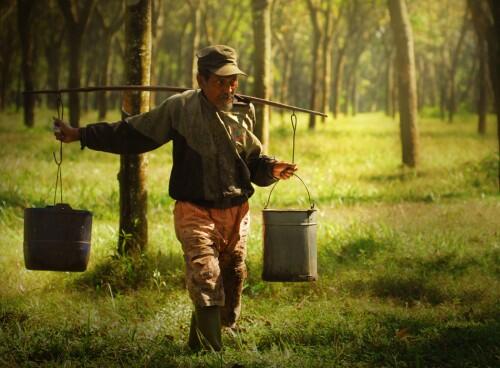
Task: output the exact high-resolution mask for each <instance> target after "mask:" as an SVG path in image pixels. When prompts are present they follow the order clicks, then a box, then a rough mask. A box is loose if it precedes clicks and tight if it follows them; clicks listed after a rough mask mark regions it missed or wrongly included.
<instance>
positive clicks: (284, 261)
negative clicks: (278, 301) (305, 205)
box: [262, 174, 318, 281]
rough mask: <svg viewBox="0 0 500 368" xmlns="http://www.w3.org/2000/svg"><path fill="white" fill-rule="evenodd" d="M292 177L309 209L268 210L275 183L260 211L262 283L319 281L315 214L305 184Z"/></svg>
mask: <svg viewBox="0 0 500 368" xmlns="http://www.w3.org/2000/svg"><path fill="white" fill-rule="evenodd" d="M293 176H295V177H296V178H297V179H299V180H300V181H301V182H302V184H303V185H304V187H305V189H306V191H307V195H308V196H309V204H310V206H311V207H310V208H309V209H307V210H292V209H290V210H288V209H287V210H277V209H267V206H268V205H269V201H270V199H271V194H272V192H273V190H274V188H275V187H276V184H277V183H278V182H276V184H275V185H274V186H273V188H272V189H271V191H270V193H269V198H268V199H267V203H266V205H265V207H264V210H263V211H262V222H263V227H262V229H263V237H262V238H263V239H264V269H263V272H262V279H264V280H265V281H315V280H317V278H318V267H317V260H316V259H317V250H316V228H317V224H316V210H315V209H314V202H313V201H312V200H311V195H310V193H309V189H307V186H306V184H305V183H304V181H303V180H302V179H301V178H300V177H299V176H298V175H296V174H293Z"/></svg>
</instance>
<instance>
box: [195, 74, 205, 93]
mask: <svg viewBox="0 0 500 368" xmlns="http://www.w3.org/2000/svg"><path fill="white" fill-rule="evenodd" d="M196 81H197V82H198V86H199V87H200V88H201V89H203V88H204V87H205V83H206V81H205V78H203V77H202V76H201V74H200V73H198V74H196Z"/></svg>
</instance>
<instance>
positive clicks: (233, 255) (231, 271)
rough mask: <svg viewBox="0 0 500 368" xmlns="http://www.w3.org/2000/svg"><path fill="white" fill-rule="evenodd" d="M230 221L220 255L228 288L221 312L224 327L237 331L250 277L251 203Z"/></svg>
mask: <svg viewBox="0 0 500 368" xmlns="http://www.w3.org/2000/svg"><path fill="white" fill-rule="evenodd" d="M231 211H232V213H230V214H229V217H228V218H227V219H226V224H225V226H224V228H225V229H226V231H225V232H226V234H224V235H225V236H224V237H225V238H226V242H227V243H226V244H225V247H224V248H223V249H221V253H220V255H219V266H220V269H221V273H222V280H223V286H224V295H225V300H224V306H223V307H222V309H221V322H222V325H223V326H226V327H234V325H235V324H236V321H237V319H238V318H239V316H240V312H241V294H242V292H243V283H244V281H245V279H246V277H247V268H246V264H245V259H246V254H247V248H246V246H247V235H248V230H249V227H250V214H249V211H248V203H244V204H243V205H241V206H239V207H237V208H233V209H231Z"/></svg>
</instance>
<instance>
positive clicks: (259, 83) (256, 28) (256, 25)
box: [252, 0, 272, 151]
mask: <svg viewBox="0 0 500 368" xmlns="http://www.w3.org/2000/svg"><path fill="white" fill-rule="evenodd" d="M271 3H272V0H252V20H253V21H252V25H253V34H254V47H255V54H254V57H255V61H254V65H255V72H254V95H255V96H256V97H260V98H265V99H269V98H270V95H271V14H270V7H271ZM255 118H256V126H255V135H256V136H257V137H258V138H259V139H260V141H261V143H262V145H263V147H264V151H266V150H267V147H268V145H269V106H267V105H258V106H256V107H255Z"/></svg>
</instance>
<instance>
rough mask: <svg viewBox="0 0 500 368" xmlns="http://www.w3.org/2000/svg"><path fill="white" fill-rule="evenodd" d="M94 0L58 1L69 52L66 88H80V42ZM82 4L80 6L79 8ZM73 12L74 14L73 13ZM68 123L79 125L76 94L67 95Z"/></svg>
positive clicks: (78, 104) (78, 101)
mask: <svg viewBox="0 0 500 368" xmlns="http://www.w3.org/2000/svg"><path fill="white" fill-rule="evenodd" d="M94 1H95V0H79V1H77V2H74V1H73V0H72V1H70V0H58V3H59V7H60V8H61V11H62V13H63V14H64V20H65V22H66V25H67V27H66V28H67V30H68V50H69V77H68V86H69V87H70V88H79V87H80V73H81V66H80V60H81V57H82V56H81V51H82V40H83V34H84V33H85V29H86V28H87V23H88V20H89V18H90V14H91V12H92V9H93V7H94V4H95V2H94ZM82 3H83V5H82V6H80V5H81V4H82ZM73 10H74V11H75V12H74V11H73ZM68 99H69V104H68V107H69V123H70V124H71V126H72V127H75V128H76V127H79V125H80V99H79V97H78V93H76V92H72V93H69V96H68Z"/></svg>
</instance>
